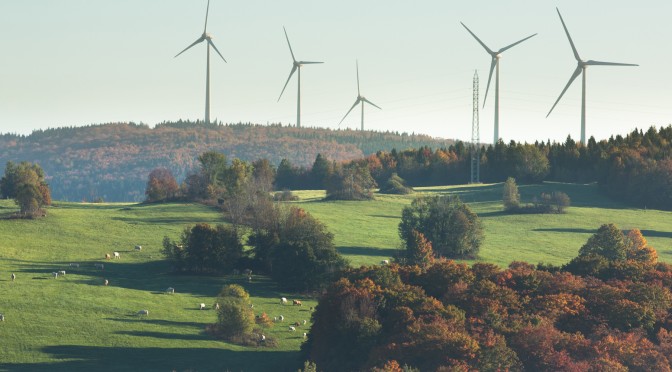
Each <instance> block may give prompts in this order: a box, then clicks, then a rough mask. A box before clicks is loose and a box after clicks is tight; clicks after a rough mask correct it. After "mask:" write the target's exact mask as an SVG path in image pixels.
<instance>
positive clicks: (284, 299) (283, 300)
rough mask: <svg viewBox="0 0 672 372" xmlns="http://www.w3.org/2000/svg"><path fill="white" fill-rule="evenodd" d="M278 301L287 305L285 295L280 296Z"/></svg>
mask: <svg viewBox="0 0 672 372" xmlns="http://www.w3.org/2000/svg"><path fill="white" fill-rule="evenodd" d="M280 303H281V304H283V305H287V298H285V297H282V298H280Z"/></svg>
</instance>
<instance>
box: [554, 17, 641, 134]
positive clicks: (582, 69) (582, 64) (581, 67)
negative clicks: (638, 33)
mask: <svg viewBox="0 0 672 372" xmlns="http://www.w3.org/2000/svg"><path fill="white" fill-rule="evenodd" d="M555 10H556V11H557V12H558V16H560V22H562V27H563V28H564V29H565V33H566V34H567V39H568V40H569V45H571V46H572V51H573V52H574V58H576V62H577V66H576V69H575V70H574V73H572V77H570V78H569V82H568V83H567V85H566V86H565V89H563V90H562V93H560V97H558V99H557V100H556V101H555V103H554V104H553V107H551V110H550V111H549V112H548V114H547V115H546V117H548V116H549V115H551V112H553V109H554V108H555V106H556V105H557V104H558V102H560V98H562V96H563V95H564V94H565V92H566V91H567V88H569V86H570V85H572V82H574V80H575V79H576V78H577V77H578V76H579V75H581V73H583V82H582V85H581V86H582V88H581V143H582V144H584V145H585V144H586V69H587V68H588V66H639V65H635V64H632V63H615V62H600V61H593V60H588V61H584V60H582V59H581V57H579V52H577V51H576V47H575V46H574V42H573V41H572V37H571V36H569V31H568V30H567V26H565V21H564V20H563V19H562V15H561V14H560V9H558V8H555Z"/></svg>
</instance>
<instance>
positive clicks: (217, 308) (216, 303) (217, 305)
mask: <svg viewBox="0 0 672 372" xmlns="http://www.w3.org/2000/svg"><path fill="white" fill-rule="evenodd" d="M215 310H219V302H215Z"/></svg>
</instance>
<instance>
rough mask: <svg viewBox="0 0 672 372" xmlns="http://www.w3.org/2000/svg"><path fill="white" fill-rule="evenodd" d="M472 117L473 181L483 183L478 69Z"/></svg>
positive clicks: (475, 78)
mask: <svg viewBox="0 0 672 372" xmlns="http://www.w3.org/2000/svg"><path fill="white" fill-rule="evenodd" d="M473 107H474V109H473V114H472V118H471V182H470V183H481V177H480V174H481V146H480V145H479V143H480V142H481V134H480V129H479V127H478V70H476V71H474V99H473Z"/></svg>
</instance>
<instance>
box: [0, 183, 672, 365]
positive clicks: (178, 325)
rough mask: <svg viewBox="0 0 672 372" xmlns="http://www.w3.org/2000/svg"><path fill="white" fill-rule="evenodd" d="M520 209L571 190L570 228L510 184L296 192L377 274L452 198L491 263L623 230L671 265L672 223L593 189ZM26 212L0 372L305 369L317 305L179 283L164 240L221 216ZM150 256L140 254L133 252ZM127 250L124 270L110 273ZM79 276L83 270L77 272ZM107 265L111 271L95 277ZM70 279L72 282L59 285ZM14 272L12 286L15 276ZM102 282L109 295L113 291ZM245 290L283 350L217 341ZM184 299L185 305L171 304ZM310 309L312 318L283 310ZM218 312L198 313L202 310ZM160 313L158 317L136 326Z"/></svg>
mask: <svg viewBox="0 0 672 372" xmlns="http://www.w3.org/2000/svg"><path fill="white" fill-rule="evenodd" d="M519 189H520V192H521V194H522V199H523V201H526V200H531V198H532V196H533V195H538V194H540V193H541V192H544V191H545V192H549V191H563V192H565V193H567V194H568V195H569V196H570V198H571V200H572V206H571V207H570V208H569V209H568V211H567V213H566V214H561V215H507V214H504V213H502V211H501V210H502V207H501V201H500V200H501V193H502V185H501V184H496V185H473V186H472V185H468V186H451V187H432V188H420V189H419V190H418V191H419V192H418V193H417V194H416V195H414V196H386V195H376V200H373V201H365V202H342V201H338V202H336V201H322V198H323V197H324V192H323V191H301V192H296V194H297V195H298V196H299V197H300V200H299V201H297V202H293V203H294V204H295V205H297V206H300V207H302V208H305V209H306V210H308V211H309V212H310V213H312V214H313V215H314V216H316V217H317V218H318V219H319V220H321V221H323V222H324V223H325V224H326V225H327V226H328V228H329V230H330V231H331V232H333V233H334V236H335V242H336V245H337V247H338V249H339V251H340V252H341V253H343V254H344V255H345V256H346V257H347V258H348V259H349V260H350V262H351V264H352V265H355V266H358V265H363V264H378V263H379V262H380V261H381V260H383V259H388V258H390V257H392V256H393V255H394V254H395V251H396V250H397V249H398V248H399V245H400V241H399V237H398V235H397V225H398V223H399V219H400V215H401V210H402V209H403V207H404V206H406V205H409V204H410V202H411V201H412V200H413V198H414V197H416V196H418V195H434V194H440V193H450V194H456V195H459V196H460V197H461V198H462V200H464V201H465V202H467V203H468V204H470V205H471V207H472V208H473V209H474V210H475V211H476V212H477V213H478V214H479V216H480V217H481V218H482V220H483V223H484V226H485V235H486V239H485V243H484V245H483V247H482V248H481V254H480V258H479V259H480V260H483V261H488V262H493V263H496V264H498V265H500V266H503V267H504V266H506V265H508V263H509V262H511V261H512V260H522V261H528V262H532V263H537V262H546V263H554V264H562V263H565V262H567V261H568V260H570V259H571V258H572V257H574V256H575V255H576V254H577V252H578V250H579V248H580V247H581V245H582V244H584V243H585V241H586V240H587V239H588V237H589V236H590V235H591V234H592V233H594V231H595V230H596V229H597V228H598V227H599V226H600V225H601V224H604V223H609V222H613V223H616V224H617V225H618V226H620V227H621V228H622V229H624V230H627V229H631V228H639V229H641V230H642V232H643V234H644V236H645V237H646V238H647V240H648V241H649V242H650V244H651V245H652V246H654V247H655V248H656V249H657V250H658V253H659V256H660V259H661V260H664V261H667V262H672V213H671V212H663V211H657V210H653V209H649V210H642V209H632V208H629V207H627V206H625V205H622V204H619V203H615V202H613V201H611V200H610V199H608V198H606V197H604V196H602V195H601V194H600V193H599V190H598V189H597V187H596V186H594V185H573V184H553V183H546V184H543V185H531V186H519ZM15 211H16V207H15V205H14V204H13V203H12V202H11V201H0V313H2V314H4V315H5V318H6V320H5V322H0V340H1V342H0V371H2V370H10V371H14V370H26V371H80V370H86V371H107V370H119V371H129V370H132V371H152V370H158V371H171V370H177V371H184V370H195V371H207V370H214V371H226V370H229V371H240V370H245V371H249V370H252V371H291V370H296V369H297V368H298V365H299V364H300V363H301V361H300V360H299V352H298V350H299V346H300V344H301V342H302V341H303V336H302V334H303V332H305V331H307V330H308V326H309V325H310V323H308V325H307V326H303V325H302V326H300V327H297V331H296V332H289V331H288V326H289V323H293V322H295V321H298V322H302V320H303V319H306V320H308V322H310V311H309V307H310V306H315V304H316V301H315V300H314V299H311V298H306V297H305V296H302V295H300V294H292V293H285V292H282V291H280V290H279V289H278V288H277V286H276V285H275V283H273V282H272V281H270V280H269V279H268V278H266V277H263V276H259V275H254V276H253V280H252V282H248V281H247V278H245V277H243V276H237V277H234V276H230V275H229V276H223V277H211V276H190V275H173V274H171V273H170V267H169V266H168V265H167V264H166V263H165V262H164V261H163V259H162V256H161V253H160V250H161V241H162V239H163V237H164V236H165V235H168V236H170V237H171V238H173V239H177V238H178V237H179V235H180V233H181V231H182V230H183V229H184V227H185V226H187V225H190V224H194V223H197V222H206V223H212V224H214V223H218V222H221V215H220V214H219V213H218V212H217V211H216V210H214V209H210V208H208V207H204V206H202V205H198V204H158V205H137V204H81V203H60V202H57V203H55V205H54V206H53V207H50V208H49V209H48V216H47V218H44V219H37V220H17V219H7V218H5V217H7V216H9V215H10V214H11V213H13V212H15ZM136 244H139V245H142V246H143V249H142V251H139V252H138V251H135V250H134V249H133V247H134V246H135V245H136ZM114 251H117V252H119V253H120V254H121V259H119V260H107V261H106V260H105V259H104V256H105V253H110V254H111V253H112V252H114ZM70 263H78V264H79V268H76V267H70V266H69V264H70ZM96 263H102V264H104V265H105V267H104V270H100V269H96V268H95V267H94V264H96ZM58 270H66V272H67V274H66V276H65V277H59V278H57V279H54V278H53V277H52V276H51V273H52V272H54V271H58ZM12 272H13V273H16V275H17V279H16V281H14V282H12V281H11V280H10V274H11V273H12ZM104 279H108V280H109V282H110V285H109V286H107V287H105V286H103V285H102V284H103V281H104ZM228 283H238V284H241V285H242V286H243V287H245V288H246V289H247V290H248V291H249V292H250V294H251V299H252V303H253V304H254V306H255V307H254V310H255V313H257V314H260V313H261V312H266V313H267V314H268V315H269V316H270V317H271V318H272V317H274V316H279V315H281V314H282V315H284V317H285V322H284V323H276V325H275V326H274V327H273V328H271V329H267V330H264V334H265V335H266V336H267V337H273V338H275V339H277V340H278V344H279V346H278V347H277V348H256V347H241V346H236V345H232V344H228V343H225V342H221V341H218V340H216V339H214V338H213V337H212V336H210V335H209V334H207V333H206V332H205V331H204V329H205V327H206V325H207V324H211V323H214V322H215V319H216V314H215V311H214V310H212V309H211V307H212V305H213V303H214V301H215V297H216V295H217V293H218V291H219V289H220V288H221V287H222V286H223V285H225V284H228ZM167 287H174V288H175V289H176V293H175V294H174V295H169V294H166V293H164V291H165V289H166V288H167ZM280 297H287V298H288V299H289V300H290V301H291V300H292V299H300V300H302V302H303V303H304V306H303V307H295V306H291V305H286V306H283V305H282V304H280V300H279V299H280ZM202 302H203V303H205V304H206V305H207V306H208V309H207V310H203V311H201V310H198V305H199V304H200V303H202ZM142 309H147V310H149V316H146V317H145V316H139V315H137V314H136V313H137V311H138V310H142Z"/></svg>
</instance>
